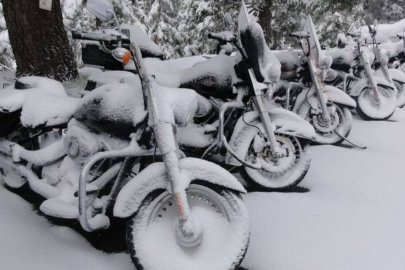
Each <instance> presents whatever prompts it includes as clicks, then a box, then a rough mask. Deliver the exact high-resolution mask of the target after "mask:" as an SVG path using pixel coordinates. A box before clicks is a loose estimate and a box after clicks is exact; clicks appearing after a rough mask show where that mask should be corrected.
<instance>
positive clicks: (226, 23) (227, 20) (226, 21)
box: [224, 12, 233, 30]
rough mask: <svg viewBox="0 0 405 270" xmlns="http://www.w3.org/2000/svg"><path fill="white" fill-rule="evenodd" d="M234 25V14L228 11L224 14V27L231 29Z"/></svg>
mask: <svg viewBox="0 0 405 270" xmlns="http://www.w3.org/2000/svg"><path fill="white" fill-rule="evenodd" d="M232 26H233V21H232V16H231V14H229V13H228V12H227V13H225V15H224V29H225V30H231V29H232Z"/></svg>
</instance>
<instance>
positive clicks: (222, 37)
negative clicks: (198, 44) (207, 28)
mask: <svg viewBox="0 0 405 270" xmlns="http://www.w3.org/2000/svg"><path fill="white" fill-rule="evenodd" d="M208 38H209V39H215V40H219V41H224V42H234V41H235V40H236V37H235V36H234V35H233V36H226V35H223V34H217V33H209V34H208Z"/></svg>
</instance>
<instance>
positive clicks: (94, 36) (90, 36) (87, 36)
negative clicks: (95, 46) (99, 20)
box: [72, 31, 130, 43]
mask: <svg viewBox="0 0 405 270" xmlns="http://www.w3.org/2000/svg"><path fill="white" fill-rule="evenodd" d="M72 38H73V39H80V40H89V41H106V42H119V41H126V42H127V43H130V41H129V39H127V38H123V37H122V36H117V35H110V34H104V33H100V32H94V33H84V32H76V31H72Z"/></svg>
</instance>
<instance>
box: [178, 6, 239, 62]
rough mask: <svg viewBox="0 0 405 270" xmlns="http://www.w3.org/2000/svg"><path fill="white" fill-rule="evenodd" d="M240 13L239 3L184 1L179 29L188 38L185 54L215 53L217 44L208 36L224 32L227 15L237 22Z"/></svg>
mask: <svg viewBox="0 0 405 270" xmlns="http://www.w3.org/2000/svg"><path fill="white" fill-rule="evenodd" d="M238 11H239V3H237V2H234V1H225V0H217V1H213V0H211V1H204V0H185V1H183V3H182V5H181V12H180V13H179V15H178V17H179V18H180V23H179V27H178V29H179V31H180V32H181V33H182V34H183V36H185V37H186V39H185V40H184V41H183V42H184V54H185V55H197V54H201V53H214V52H215V50H216V45H217V43H216V42H215V41H211V40H209V39H208V34H209V33H212V32H220V31H223V30H224V29H223V17H224V15H225V13H227V12H228V13H230V14H231V16H232V17H233V18H234V20H237V19H236V18H237V14H238ZM180 48H181V47H180ZM179 54H180V55H181V53H179Z"/></svg>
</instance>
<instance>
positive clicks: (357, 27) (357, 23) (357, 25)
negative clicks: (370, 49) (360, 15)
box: [354, 21, 361, 31]
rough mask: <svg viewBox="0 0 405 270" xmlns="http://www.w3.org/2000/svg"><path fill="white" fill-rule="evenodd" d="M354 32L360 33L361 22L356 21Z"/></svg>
mask: <svg viewBox="0 0 405 270" xmlns="http://www.w3.org/2000/svg"><path fill="white" fill-rule="evenodd" d="M354 28H355V29H354V30H357V31H359V30H360V29H361V23H360V21H356V22H355V24H354Z"/></svg>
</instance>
